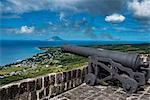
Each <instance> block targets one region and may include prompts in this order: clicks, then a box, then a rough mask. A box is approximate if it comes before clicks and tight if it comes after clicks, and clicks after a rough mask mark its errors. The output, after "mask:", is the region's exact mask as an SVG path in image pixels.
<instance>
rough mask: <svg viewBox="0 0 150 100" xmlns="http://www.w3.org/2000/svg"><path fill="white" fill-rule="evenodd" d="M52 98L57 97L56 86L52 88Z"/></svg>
mask: <svg viewBox="0 0 150 100" xmlns="http://www.w3.org/2000/svg"><path fill="white" fill-rule="evenodd" d="M50 88H51V97H53V96H55V95H56V86H51V87H50Z"/></svg>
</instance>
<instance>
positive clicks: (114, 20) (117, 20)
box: [105, 14, 125, 23]
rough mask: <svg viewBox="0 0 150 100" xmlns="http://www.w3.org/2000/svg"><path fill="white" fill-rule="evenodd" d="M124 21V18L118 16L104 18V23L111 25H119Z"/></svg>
mask: <svg viewBox="0 0 150 100" xmlns="http://www.w3.org/2000/svg"><path fill="white" fill-rule="evenodd" d="M124 20H125V17H124V16H123V15H120V14H112V15H110V16H106V17H105V21H106V22H112V23H120V22H123V21H124Z"/></svg>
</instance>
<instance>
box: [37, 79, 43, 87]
mask: <svg viewBox="0 0 150 100" xmlns="http://www.w3.org/2000/svg"><path fill="white" fill-rule="evenodd" d="M41 88H42V78H38V79H37V80H36V90H40V89H41Z"/></svg>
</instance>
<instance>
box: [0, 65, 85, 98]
mask: <svg viewBox="0 0 150 100" xmlns="http://www.w3.org/2000/svg"><path fill="white" fill-rule="evenodd" d="M86 73H87V67H83V68H78V69H73V70H70V71H66V72H58V73H50V74H47V75H44V76H39V77H36V78H29V79H24V80H21V81H18V82H15V83H10V84H7V85H5V86H2V87H0V100H48V99H49V98H52V97H54V96H56V95H58V94H60V93H63V92H65V91H67V90H70V89H72V88H74V87H77V86H79V85H80V84H82V83H83V82H84V76H85V74H86Z"/></svg>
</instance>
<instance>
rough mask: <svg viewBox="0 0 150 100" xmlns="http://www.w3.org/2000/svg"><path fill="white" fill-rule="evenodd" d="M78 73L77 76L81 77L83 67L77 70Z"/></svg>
mask: <svg viewBox="0 0 150 100" xmlns="http://www.w3.org/2000/svg"><path fill="white" fill-rule="evenodd" d="M77 73H78V74H77V78H81V76H82V75H81V69H78V72H77Z"/></svg>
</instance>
